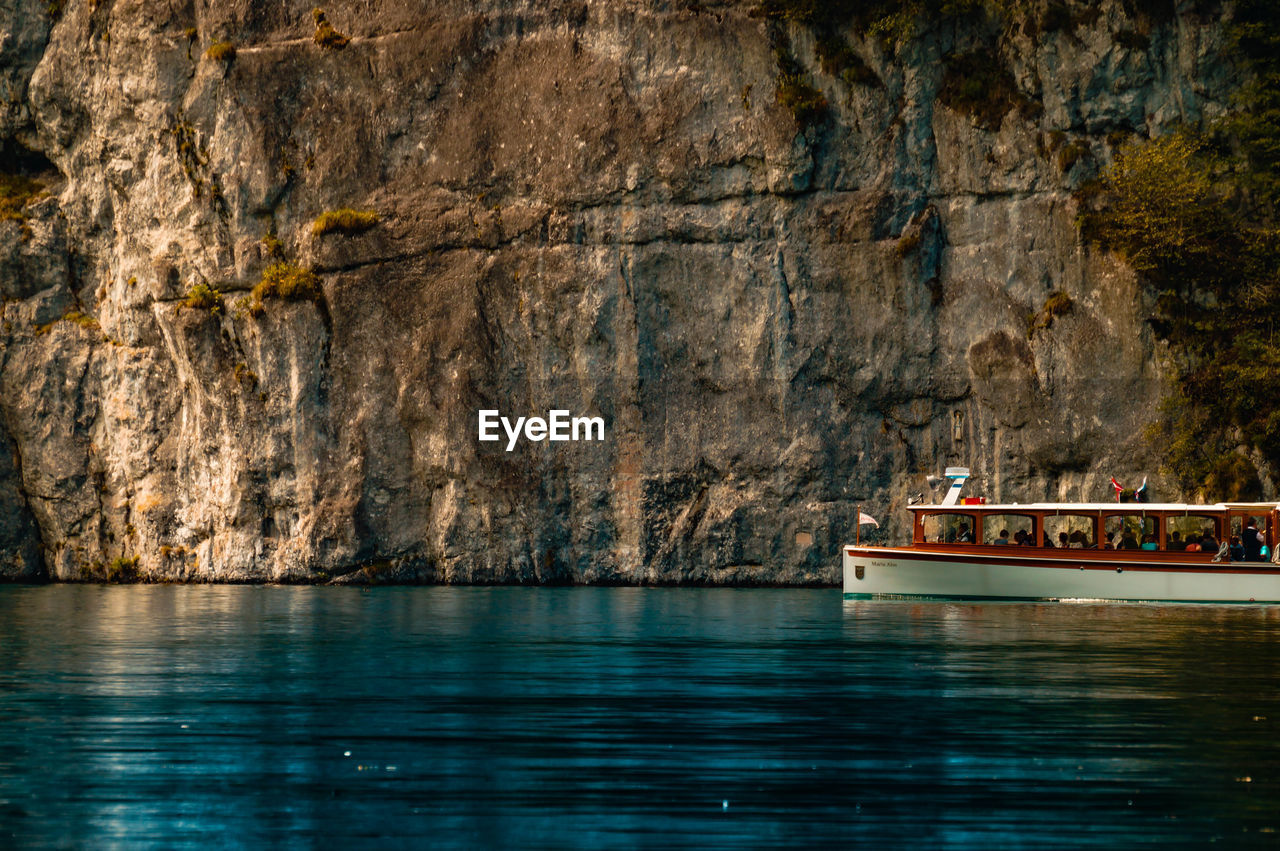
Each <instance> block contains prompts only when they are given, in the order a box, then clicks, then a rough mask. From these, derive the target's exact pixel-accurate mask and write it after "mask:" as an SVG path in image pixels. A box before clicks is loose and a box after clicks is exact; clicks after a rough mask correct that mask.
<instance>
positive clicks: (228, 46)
mask: <svg viewBox="0 0 1280 851" xmlns="http://www.w3.org/2000/svg"><path fill="white" fill-rule="evenodd" d="M204 58H205V59H210V60H212V61H214V62H230V61H231V60H232V59H235V58H236V46H235V45H234V44H233V43H232V42H229V41H215V42H214V43H213V44H211V45H209V49H208V50H206V51H205V52H204Z"/></svg>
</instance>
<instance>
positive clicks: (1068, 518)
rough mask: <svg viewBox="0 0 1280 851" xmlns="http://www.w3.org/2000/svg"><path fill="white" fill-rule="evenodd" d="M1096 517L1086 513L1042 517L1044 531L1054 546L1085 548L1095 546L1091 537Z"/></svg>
mask: <svg viewBox="0 0 1280 851" xmlns="http://www.w3.org/2000/svg"><path fill="white" fill-rule="evenodd" d="M1096 520H1097V517H1094V516H1091V515H1088V514H1050V515H1049V516H1048V517H1046V518H1044V532H1045V535H1046V536H1048V539H1049V543H1051V544H1053V545H1054V546H1055V547H1064V546H1065V547H1070V548H1073V549H1085V548H1089V547H1096V546H1097V545H1098V542H1097V541H1095V540H1094V539H1093V536H1094V535H1095V534H1097V533H1096V532H1095V531H1094V522H1095V521H1096Z"/></svg>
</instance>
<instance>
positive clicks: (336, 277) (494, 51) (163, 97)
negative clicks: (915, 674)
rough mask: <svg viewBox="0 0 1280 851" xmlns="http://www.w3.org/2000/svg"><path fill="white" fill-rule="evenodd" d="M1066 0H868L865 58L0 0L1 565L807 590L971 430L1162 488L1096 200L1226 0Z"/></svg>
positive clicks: (748, 41) (1132, 321)
mask: <svg viewBox="0 0 1280 851" xmlns="http://www.w3.org/2000/svg"><path fill="white" fill-rule="evenodd" d="M1049 5H1054V4H1049ZM1061 5H1062V4H1057V6H1061ZM1078 5H1079V7H1080V10H1083V13H1081V14H1078V15H1075V16H1073V17H1071V19H1070V20H1069V21H1067V22H1065V23H1060V24H1059V25H1058V26H1057V28H1053V29H1049V28H1047V27H1044V26H1038V27H1036V26H1018V25H1017V24H1016V22H1015V23H1012V24H1010V23H1008V22H1003V23H1001V22H993V21H991V20H987V19H980V20H979V19H974V20H969V19H965V20H962V21H950V20H945V19H943V20H938V21H934V22H931V23H929V24H928V25H927V26H926V27H925V29H924V30H923V31H922V32H919V33H917V34H915V35H914V36H913V37H911V38H908V39H905V40H903V41H902V42H901V43H899V44H897V45H894V44H892V43H890V42H888V41H886V40H885V39H884V38H883V37H880V36H873V35H867V34H864V33H861V32H860V31H855V30H854V29H853V28H852V27H850V28H848V29H845V30H841V31H838V32H837V33H836V35H837V36H838V37H839V38H840V39H841V43H842V44H844V45H846V46H847V48H848V50H849V51H850V53H851V55H852V56H854V57H856V60H849V59H848V57H846V60H847V61H856V63H857V67H858V68H860V69H862V70H863V72H864V73H861V74H857V75H855V74H847V73H845V74H841V73H836V72H834V71H832V72H830V73H829V72H828V71H827V70H824V65H830V63H826V62H824V61H822V57H821V56H820V55H819V54H820V53H821V49H820V48H822V45H821V44H819V43H818V41H817V40H816V39H817V36H816V35H815V31H814V30H813V29H812V28H811V27H809V26H806V25H805V24H804V23H803V22H799V21H795V20H790V19H788V18H787V17H786V16H778V15H775V16H769V15H762V14H761V13H760V12H759V10H756V11H755V12H754V13H753V7H752V6H751V5H750V4H735V3H680V2H673V3H643V2H636V1H635V0H601V2H592V3H586V2H576V3H574V2H568V3H560V2H553V3H533V2H507V1H506V0H474V2H461V0H455V1H454V2H436V3H411V2H405V1H404V0H363V2H330V3H327V4H326V5H325V7H324V10H323V15H315V14H313V9H312V7H311V6H310V5H308V4H303V3H298V2H280V3H256V2H250V0H212V2H200V3H196V2H190V0H185V2H184V0H176V2H175V0H163V2H161V0H67V2H65V3H61V2H60V3H54V4H52V5H51V4H50V3H49V2H48V0H4V2H0V50H2V51H3V52H2V53H0V65H2V67H0V86H2V87H3V91H4V93H5V98H4V104H5V109H4V110H3V111H0V139H3V146H2V147H0V170H3V171H4V174H5V175H6V179H7V180H8V181H9V183H8V184H6V185H10V186H11V187H16V188H11V190H10V195H11V196H14V197H13V198H11V200H10V203H9V206H8V207H5V208H4V209H5V210H7V211H8V214H7V215H4V216H0V219H2V220H0V295H2V296H3V336H2V337H0V573H3V574H4V575H5V576H8V577H11V578H13V577H27V578H29V577H38V576H44V575H47V576H49V577H51V578H56V579H93V578H120V579H130V578H142V579H163V580H177V581H181V580H194V581H287V582H293V581H300V582H311V581H382V580H403V581H426V582H576V581H587V582H623V583H629V582H657V583H663V582H713V583H714V582H726V583H729V582H746V583H821V582H833V581H835V580H836V578H837V566H838V547H839V545H840V543H842V542H843V541H845V540H849V539H852V537H853V526H852V525H851V524H852V522H853V518H854V517H856V510H857V507H858V506H859V505H862V506H863V507H864V508H865V510H867V511H870V512H871V513H873V514H876V515H878V516H880V517H881V518H883V519H884V520H886V521H887V523H886V529H885V530H883V533H884V534H885V535H886V536H888V537H891V538H892V537H896V536H900V535H901V534H902V530H903V527H904V524H905V522H906V518H905V517H904V515H905V512H904V511H902V507H903V505H904V504H905V502H906V499H907V497H908V495H910V494H914V493H916V492H918V491H927V490H928V485H927V483H926V481H925V476H926V475H928V474H931V473H935V472H937V471H938V470H939V469H940V468H941V467H942V466H943V465H944V464H948V463H966V464H968V465H970V466H971V467H972V468H973V470H974V472H975V475H976V478H975V480H974V485H973V486H974V487H976V488H978V489H980V490H981V492H984V493H986V494H987V495H988V496H990V497H994V498H999V499H1005V500H1016V501H1024V500H1031V499H1043V498H1053V499H1058V498H1061V499H1099V498H1106V497H1107V496H1108V495H1109V493H1110V491H1109V488H1108V486H1107V485H1106V480H1107V478H1108V477H1109V476H1111V475H1116V476H1118V477H1120V478H1121V479H1122V480H1123V479H1124V477H1125V476H1135V477H1136V476H1140V475H1142V474H1144V473H1146V474H1152V475H1153V482H1154V483H1155V484H1154V485H1153V487H1157V488H1158V487H1159V484H1160V482H1159V479H1158V477H1157V476H1155V475H1154V473H1155V468H1156V466H1157V464H1156V461H1157V459H1155V458H1153V457H1151V456H1150V454H1149V450H1148V449H1146V448H1145V447H1144V444H1143V441H1142V431H1143V426H1144V424H1145V423H1147V422H1149V421H1150V420H1152V419H1153V418H1154V417H1155V416H1156V415H1157V414H1156V403H1157V401H1158V400H1159V398H1160V397H1161V395H1162V392H1163V390H1164V386H1165V385H1164V379H1163V377H1162V370H1161V366H1160V364H1161V358H1162V356H1163V355H1162V352H1161V351H1160V348H1159V346H1158V345H1157V344H1156V343H1155V341H1154V339H1153V337H1152V335H1151V333H1150V331H1149V329H1148V327H1147V325H1146V324H1145V318H1146V316H1147V315H1148V313H1149V310H1150V305H1148V304H1146V303H1144V297H1143V295H1142V293H1141V290H1140V289H1139V287H1138V286H1137V284H1136V283H1135V281H1134V278H1133V276H1132V275H1131V274H1130V273H1128V272H1127V271H1126V270H1125V268H1124V267H1123V266H1122V265H1121V264H1120V263H1119V262H1118V261H1117V260H1116V259H1115V258H1113V257H1110V256H1108V255H1106V254H1105V253H1099V252H1093V251H1090V250H1089V249H1088V248H1087V247H1086V246H1085V245H1084V244H1083V243H1082V241H1081V239H1080V238H1079V235H1078V233H1077V230H1076V227H1075V224H1074V220H1075V216H1076V213H1077V212H1078V210H1077V202H1076V201H1075V200H1074V198H1073V191H1074V190H1075V189H1076V188H1077V187H1078V186H1079V185H1080V184H1081V182H1082V181H1084V180H1086V179H1087V178H1089V177H1091V176H1094V175H1096V173H1097V171H1098V169H1099V168H1100V166H1101V165H1102V164H1105V163H1106V162H1108V161H1109V160H1110V158H1111V157H1112V156H1113V153H1114V149H1115V146H1116V145H1118V144H1120V142H1121V140H1123V139H1125V138H1129V137H1132V136H1136V137H1143V136H1148V135H1155V134H1158V133H1161V132H1163V131H1165V130H1167V129H1168V128H1170V127H1172V126H1174V125H1175V124H1176V123H1177V122H1179V121H1195V120H1198V119H1200V118H1202V117H1205V116H1213V115H1215V114H1218V113H1220V112H1222V111H1223V110H1224V109H1225V105H1226V103H1227V99H1228V96H1229V93H1230V90H1231V85H1232V80H1231V79H1230V73H1229V68H1228V66H1227V65H1226V64H1225V63H1224V62H1223V61H1222V59H1221V57H1220V53H1221V45H1220V42H1221V40H1222V35H1221V31H1220V26H1219V24H1218V22H1217V20H1216V18H1215V16H1214V15H1212V14H1208V13H1205V12H1203V11H1199V12H1197V11H1196V10H1195V9H1191V8H1187V7H1188V6H1189V4H1185V3H1184V4H1182V6H1181V7H1179V8H1178V9H1177V11H1176V13H1173V14H1168V15H1155V16H1153V15H1150V14H1143V13H1139V12H1136V11H1133V10H1132V9H1131V8H1130V5H1129V4H1126V3H1123V2H1119V0H1116V2H1111V0H1107V2H1102V3H1100V4H1098V3H1080V4H1078ZM1201 5H1203V4H1201ZM326 27H327V28H328V29H327V30H326V29H325V28H326ZM1121 36H1122V37H1121ZM344 37H345V38H347V39H349V40H348V41H346V42H345V43H344V42H343V41H342V39H343V38H344ZM826 37H828V38H829V34H828V36H826ZM975 56H976V57H987V58H988V59H989V60H990V61H992V62H994V63H995V65H994V66H993V67H996V68H997V69H998V71H999V74H998V75H997V76H996V77H990V78H989V79H993V80H994V79H998V80H1000V81H1005V82H1004V83H1002V84H1003V85H1011V86H1012V88H1011V89H1010V90H1009V91H1008V92H1005V93H1004V94H1000V93H999V92H997V91H996V90H995V89H993V88H992V87H991V86H990V85H984V84H983V82H982V78H978V79H970V80H965V79H963V78H962V79H955V75H957V74H959V75H961V77H963V74H964V73H965V71H964V67H965V66H964V65H963V63H959V64H957V62H956V57H975ZM784 62H794V63H795V64H796V65H797V66H798V68H799V73H802V74H803V75H804V79H805V80H806V81H807V83H806V84H805V85H808V86H811V88H812V90H815V92H814V93H820V94H821V97H822V98H824V99H825V102H826V107H825V109H822V110H819V111H818V112H817V114H816V115H807V116H800V117H799V118H798V117H797V116H799V115H800V113H799V112H797V111H796V110H795V109H793V108H789V107H788V106H787V105H784V102H785V101H786V100H787V99H786V98H785V97H783V98H781V99H780V97H779V94H780V92H781V88H780V86H781V83H780V80H781V77H780V74H782V73H783V71H784V70H786V69H785V68H783V63H784ZM793 70H795V69H793ZM865 72H870V73H865ZM948 75H951V77H952V78H951V79H949V78H948ZM966 83H968V84H969V85H968V88H967V89H966V88H965V84H966ZM975 83H976V86H975ZM947 85H953V86H955V85H959V86H960V87H961V88H959V89H957V91H959V92H960V93H961V95H963V97H961V96H960V95H955V96H951V97H948V95H947V90H946V86H947ZM806 91H808V90H806ZM999 97H1006V99H1009V98H1011V100H1010V101H1009V103H1008V104H1006V105H1005V106H1003V107H1002V106H1001V105H1000V104H999V102H998V100H999ZM964 98H968V100H967V101H966V100H965V99H964ZM984 98H985V99H986V100H987V101H988V102H986V103H982V102H981V101H983V99H984ZM975 99H976V100H977V101H979V103H977V105H976V106H974V103H973V102H974V100H975ZM993 101H994V102H995V107H996V109H995V111H994V113H993V112H992V109H991V107H992V102H993ZM966 104H968V105H966ZM33 181H34V182H33ZM15 199H16V200H15ZM342 208H351V209H354V210H358V211H373V212H374V213H376V223H373V224H372V226H371V227H368V226H367V224H368V223H367V222H366V223H365V225H364V226H361V227H349V228H342V227H338V228H337V229H336V230H332V231H330V232H327V233H321V234H319V235H317V230H319V229H318V228H315V227H314V226H313V223H314V222H315V221H316V219H317V217H319V216H320V215H321V214H323V213H325V212H327V211H333V210H338V209H342ZM273 265H274V266H277V267H278V268H279V269H282V270H285V271H290V270H291V271H294V272H298V273H299V274H305V272H302V271H301V270H307V269H309V270H312V271H313V272H314V273H315V274H316V275H317V276H318V282H319V288H318V293H317V294H316V295H314V296H313V297H300V298H299V297H295V298H288V297H280V296H281V293H280V292H277V293H276V296H277V297H271V295H272V293H271V292H267V293H266V297H263V290H262V288H259V291H258V294H257V295H256V296H255V295H254V294H253V293H252V290H253V289H254V287H255V285H257V284H258V283H259V281H260V280H261V279H262V277H263V273H264V271H265V270H266V269H267V268H268V267H271V266H273ZM200 285H203V288H207V289H203V288H200ZM193 290H196V293H195V294H194V295H193ZM210 291H216V294H210ZM300 291H301V292H303V294H304V295H305V287H304V288H302V290H300ZM200 292H204V293H205V294H206V296H207V297H206V298H203V299H202V298H199V297H197V296H198V295H199V293H200ZM480 409H498V410H500V411H501V412H502V414H503V415H508V416H511V417H512V418H514V417H516V416H530V415H543V416H545V415H546V412H547V411H548V410H550V409H567V410H569V411H571V412H572V413H573V414H575V415H584V416H585V415H591V416H597V415H598V416H601V417H603V418H604V419H605V421H606V435H605V440H603V441H600V442H578V443H549V442H540V443H531V442H522V443H520V444H519V445H518V446H517V447H516V448H515V449H514V450H512V451H510V452H508V451H506V448H505V441H502V442H497V443H488V442H484V443H482V442H480V441H479V440H478V439H477V411H478V410H480ZM1164 495H1166V496H1173V494H1169V493H1167V492H1166V494H1164Z"/></svg>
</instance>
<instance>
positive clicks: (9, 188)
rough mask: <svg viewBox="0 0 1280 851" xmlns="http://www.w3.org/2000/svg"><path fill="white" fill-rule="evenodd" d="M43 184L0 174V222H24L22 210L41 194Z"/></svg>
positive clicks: (14, 175) (13, 175) (26, 178)
mask: <svg viewBox="0 0 1280 851" xmlns="http://www.w3.org/2000/svg"><path fill="white" fill-rule="evenodd" d="M43 190H44V184H42V183H40V182H39V181H36V180H32V179H31V178H29V177H23V176H22V175H18V174H0V222H25V221H26V220H27V216H26V213H24V212H23V208H25V207H26V206H27V204H28V203H29V202H30V201H31V200H33V199H35V198H38V197H40V196H41V195H42V194H43Z"/></svg>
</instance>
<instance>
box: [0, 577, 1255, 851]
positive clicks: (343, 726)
mask: <svg viewBox="0 0 1280 851" xmlns="http://www.w3.org/2000/svg"><path fill="white" fill-rule="evenodd" d="M1278 639H1280V608H1266V607H1251V606H1241V607H1208V606H1148V605H1106V606H1104V605H1070V604H1009V603H1000V604H982V605H973V604H959V603H951V604H949V603H908V602H863V601H856V602H855V601H844V600H842V598H841V594H840V592H839V591H838V590H796V591H790V590H729V589H724V590H722V589H699V590H693V589H662V590H656V589H631V588H610V589H603V588H572V589H523V588H492V589H486V588H378V589H375V590H372V591H362V590H359V589H350V588H278V587H208V586H190V587H182V586H151V587H149V586H140V587H97V586H47V587H0V847H16V848H27V847H34V848H47V847H68V848H80V847H94V848H111V847H121V848H124V847H127V848H135V847H137V848H205V847H210V846H212V847H254V848H256V847H264V846H268V845H270V846H275V847H283V848H292V847H298V848H311V847H373V846H376V847H405V848H410V847H423V846H426V845H430V846H432V847H457V848H475V847H503V848H505V847H547V848H565V847H572V848H598V847H619V846H621V847H637V846H639V847H659V846H669V845H672V844H676V845H685V846H687V845H698V846H700V847H711V848H718V847H761V846H778V845H793V846H803V847H812V846H817V845H841V846H845V847H849V846H853V845H855V844H857V845H862V846H863V847H868V848H879V847H901V846H912V847H928V848H935V847H946V848H984V849H985V848H992V847H997V848H1025V847H1046V848H1048V847H1054V848H1061V847H1082V846H1089V847H1098V848H1113V847H1145V846H1150V847H1167V846H1170V845H1174V846H1184V847H1204V846H1205V845H1207V844H1210V843H1215V842H1216V843H1219V844H1223V845H1226V846H1228V847H1275V846H1276V845H1278V844H1280V834H1277V833H1276V831H1277V830H1280V688H1278V686H1280V640H1278Z"/></svg>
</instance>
